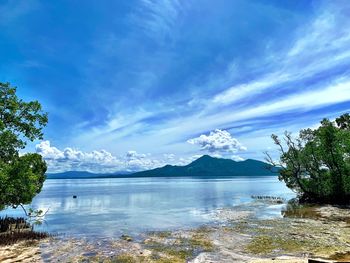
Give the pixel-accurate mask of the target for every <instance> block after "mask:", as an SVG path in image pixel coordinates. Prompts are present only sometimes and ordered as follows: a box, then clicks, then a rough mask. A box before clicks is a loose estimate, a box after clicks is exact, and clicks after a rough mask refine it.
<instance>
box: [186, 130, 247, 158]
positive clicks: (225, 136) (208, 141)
mask: <svg viewBox="0 0 350 263" xmlns="http://www.w3.org/2000/svg"><path fill="white" fill-rule="evenodd" d="M187 142H188V143H190V144H193V145H199V146H200V149H201V150H202V151H207V152H208V153H210V154H211V155H215V156H221V155H227V154H232V153H237V152H238V151H245V150H247V148H246V147H245V146H243V145H242V144H241V143H240V142H239V141H238V140H237V139H236V138H233V137H232V136H231V134H230V133H229V132H227V131H225V130H220V129H215V130H214V131H211V132H210V133H209V135H205V134H202V135H200V136H199V137H196V138H192V139H189V140H187ZM233 157H234V158H235V159H240V157H238V156H235V155H234V156H233Z"/></svg>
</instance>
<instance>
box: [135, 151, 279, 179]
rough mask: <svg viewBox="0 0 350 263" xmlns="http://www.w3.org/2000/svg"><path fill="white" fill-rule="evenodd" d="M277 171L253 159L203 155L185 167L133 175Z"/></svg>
mask: <svg viewBox="0 0 350 263" xmlns="http://www.w3.org/2000/svg"><path fill="white" fill-rule="evenodd" d="M271 169H272V170H275V171H277V169H276V168H273V167H272V166H271V165H269V164H267V163H264V162H261V161H257V160H252V159H247V160H245V161H239V162H237V161H234V160H231V159H223V158H215V157H211V156H209V155H203V156H202V157H200V158H198V159H197V160H195V161H193V162H192V163H190V164H188V165H185V166H175V165H166V166H164V167H160V168H155V169H152V170H147V171H141V172H136V173H133V174H131V175H130V176H134V177H197V176H203V177H205V176H211V177H220V176H271V175H276V173H274V172H272V171H271Z"/></svg>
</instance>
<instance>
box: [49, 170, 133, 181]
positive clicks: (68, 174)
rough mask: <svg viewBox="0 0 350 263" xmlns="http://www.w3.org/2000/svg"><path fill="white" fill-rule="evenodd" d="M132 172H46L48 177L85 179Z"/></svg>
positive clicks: (111, 176)
mask: <svg viewBox="0 0 350 263" xmlns="http://www.w3.org/2000/svg"><path fill="white" fill-rule="evenodd" d="M127 174H130V172H120V173H119V174H118V175H117V174H115V173H111V174H97V173H90V172H82V171H69V172H63V173H48V174H46V178H47V179H85V178H114V177H119V176H123V175H124V176H125V175H127Z"/></svg>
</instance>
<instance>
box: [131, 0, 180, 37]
mask: <svg viewBox="0 0 350 263" xmlns="http://www.w3.org/2000/svg"><path fill="white" fill-rule="evenodd" d="M183 7H184V3H181V2H180V1H178V0H164V1H157V0H142V1H141V5H140V6H139V7H138V9H137V11H136V12H135V13H133V14H132V15H130V20H131V21H132V22H133V23H135V24H136V25H137V26H139V27H140V28H141V29H142V30H143V31H144V32H145V33H146V34H147V35H149V36H150V37H152V38H164V37H169V35H170V34H172V33H173V29H174V27H175V26H176V25H177V22H178V17H179V15H180V14H181V11H182V9H183Z"/></svg>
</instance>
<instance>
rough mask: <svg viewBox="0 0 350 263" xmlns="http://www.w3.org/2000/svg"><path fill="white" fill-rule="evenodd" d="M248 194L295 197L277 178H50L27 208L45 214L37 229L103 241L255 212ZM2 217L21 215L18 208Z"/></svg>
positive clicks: (267, 213)
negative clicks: (226, 211) (224, 212)
mask: <svg viewBox="0 0 350 263" xmlns="http://www.w3.org/2000/svg"><path fill="white" fill-rule="evenodd" d="M73 195H76V196H77V198H76V199H74V198H73ZM252 195H268V196H278V197H282V198H285V199H290V198H293V197H294V194H293V193H292V192H291V191H290V190H289V189H288V188H286V187H285V185H284V184H283V183H281V182H279V181H278V179H277V178H276V177H249V178H248V177H235V178H224V179H217V178H212V179H211V178H205V179H203V178H202V179H193V178H112V179H50V180H46V182H45V184H44V187H43V190H42V192H41V193H40V194H39V195H38V196H36V197H35V198H34V200H33V203H32V207H34V208H40V209H43V210H46V209H49V212H48V213H47V214H46V216H45V221H44V223H43V224H42V225H41V226H36V229H37V230H45V231H49V232H51V233H55V234H64V235H67V236H73V237H78V236H79V237H101V238H107V237H119V236H120V235H121V234H122V233H129V234H133V235H137V234H139V233H141V232H143V231H151V230H174V229H186V228H192V227H196V226H199V225H202V224H207V223H213V222H215V221H217V220H218V219H217V217H215V216H213V215H215V213H216V212H217V211H219V210H220V209H222V208H231V209H237V211H238V210H242V208H244V210H248V211H249V210H253V209H255V211H256V209H257V207H256V206H252V199H251V196H252ZM282 208H283V205H271V204H270V205H268V204H266V205H264V206H263V207H261V206H260V207H259V209H258V210H257V213H258V215H260V216H262V217H276V216H281V209H282ZM5 214H7V215H11V216H23V212H22V211H21V210H19V209H16V210H13V209H8V210H5V211H2V212H1V213H0V216H4V215H5Z"/></svg>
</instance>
